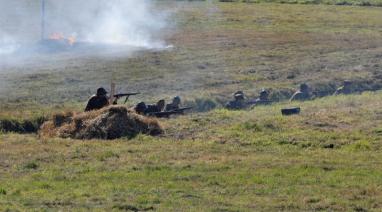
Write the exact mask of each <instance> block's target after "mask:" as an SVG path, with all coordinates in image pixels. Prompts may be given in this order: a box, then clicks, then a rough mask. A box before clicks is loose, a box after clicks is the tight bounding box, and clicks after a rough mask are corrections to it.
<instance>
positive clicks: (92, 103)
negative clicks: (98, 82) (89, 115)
mask: <svg viewBox="0 0 382 212" xmlns="http://www.w3.org/2000/svg"><path fill="white" fill-rule="evenodd" d="M106 94H107V91H106V90H105V89H104V88H102V87H101V88H98V89H97V94H95V95H93V96H92V97H90V99H89V100H88V103H87V104H86V108H85V111H91V110H99V109H101V108H103V107H106V106H108V105H109V98H108V97H107V96H106Z"/></svg>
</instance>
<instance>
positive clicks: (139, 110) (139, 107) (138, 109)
mask: <svg viewBox="0 0 382 212" xmlns="http://www.w3.org/2000/svg"><path fill="white" fill-rule="evenodd" d="M134 109H135V111H136V112H137V113H143V112H145V110H146V109H147V106H146V103H144V102H140V103H138V104H137V105H136V106H135V108H134Z"/></svg>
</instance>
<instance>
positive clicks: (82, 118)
mask: <svg viewBox="0 0 382 212" xmlns="http://www.w3.org/2000/svg"><path fill="white" fill-rule="evenodd" d="M140 133H142V134H147V135H153V136H155V135H159V134H162V133H163V129H162V127H161V126H160V124H159V122H158V121H157V120H155V119H152V118H147V117H143V116H140V115H138V114H136V113H134V112H133V111H130V110H128V109H127V108H126V107H124V106H110V107H107V108H105V109H102V110H98V111H91V112H86V113H79V114H73V113H61V114H55V115H53V117H52V119H51V120H50V121H47V122H45V123H44V124H43V126H42V127H41V130H40V135H41V136H42V137H61V138H74V139H117V138H121V137H128V138H132V137H134V136H136V135H138V134H140Z"/></svg>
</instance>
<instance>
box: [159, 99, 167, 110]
mask: <svg viewBox="0 0 382 212" xmlns="http://www.w3.org/2000/svg"><path fill="white" fill-rule="evenodd" d="M157 106H158V107H160V108H161V109H163V108H164V107H165V106H166V101H165V100H164V99H161V100H159V101H158V102H157Z"/></svg>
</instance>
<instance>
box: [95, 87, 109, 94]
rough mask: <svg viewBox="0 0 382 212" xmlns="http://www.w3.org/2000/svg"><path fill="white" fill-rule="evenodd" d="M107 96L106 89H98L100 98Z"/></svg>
mask: <svg viewBox="0 0 382 212" xmlns="http://www.w3.org/2000/svg"><path fill="white" fill-rule="evenodd" d="M106 94H107V91H106V90H105V88H103V87H100V88H98V89H97V95H98V96H102V95H106Z"/></svg>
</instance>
